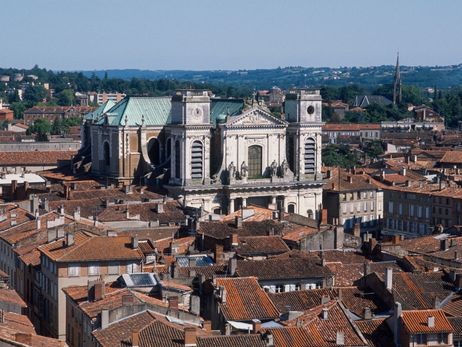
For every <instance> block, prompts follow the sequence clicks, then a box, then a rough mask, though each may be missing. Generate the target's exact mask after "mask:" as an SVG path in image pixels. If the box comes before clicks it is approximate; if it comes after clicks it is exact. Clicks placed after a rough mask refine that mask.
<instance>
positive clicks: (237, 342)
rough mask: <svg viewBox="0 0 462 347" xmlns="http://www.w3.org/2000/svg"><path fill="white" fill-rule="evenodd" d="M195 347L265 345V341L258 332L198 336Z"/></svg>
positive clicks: (248, 346) (252, 346) (258, 346)
mask: <svg viewBox="0 0 462 347" xmlns="http://www.w3.org/2000/svg"><path fill="white" fill-rule="evenodd" d="M197 347H266V343H265V342H264V341H263V339H262V337H261V335H259V334H250V335H228V336H210V337H198V338H197ZM294 347H295V346H294Z"/></svg>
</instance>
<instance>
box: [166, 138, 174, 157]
mask: <svg viewBox="0 0 462 347" xmlns="http://www.w3.org/2000/svg"><path fill="white" fill-rule="evenodd" d="M165 154H166V155H165V159H168V158H170V155H171V154H172V139H171V138H168V139H167V142H166V143H165Z"/></svg>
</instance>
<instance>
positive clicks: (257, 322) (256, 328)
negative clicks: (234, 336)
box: [252, 319, 261, 334]
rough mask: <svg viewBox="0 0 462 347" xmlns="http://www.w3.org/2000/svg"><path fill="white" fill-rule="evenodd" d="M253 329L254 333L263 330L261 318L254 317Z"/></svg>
mask: <svg viewBox="0 0 462 347" xmlns="http://www.w3.org/2000/svg"><path fill="white" fill-rule="evenodd" d="M252 329H253V333H254V334H256V333H259V332H260V330H261V321H260V320H259V319H252Z"/></svg>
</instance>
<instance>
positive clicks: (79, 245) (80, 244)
mask: <svg viewBox="0 0 462 347" xmlns="http://www.w3.org/2000/svg"><path fill="white" fill-rule="evenodd" d="M76 234H82V235H84V236H85V237H87V239H85V240H83V241H81V243H79V244H76V243H75V244H74V245H72V246H74V247H72V246H71V247H72V249H70V250H69V251H68V252H66V253H64V254H62V255H61V256H59V257H58V258H56V259H55V261H59V260H60V259H62V258H64V257H68V256H69V255H72V254H73V253H74V252H75V251H76V250H78V249H79V248H80V247H81V246H83V245H85V244H86V243H87V242H88V241H89V240H90V239H92V238H93V237H97V236H96V235H95V236H89V235H88V234H87V233H85V232H83V231H81V230H79V231H77V232H76ZM54 242H61V243H62V242H63V238H60V239H58V240H55V241H53V243H54ZM63 246H64V245H63ZM47 252H50V250H47Z"/></svg>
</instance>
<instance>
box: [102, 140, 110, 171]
mask: <svg viewBox="0 0 462 347" xmlns="http://www.w3.org/2000/svg"><path fill="white" fill-rule="evenodd" d="M103 152H104V153H103V155H104V165H106V166H109V165H111V151H110V148H109V143H108V142H104V147H103Z"/></svg>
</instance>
